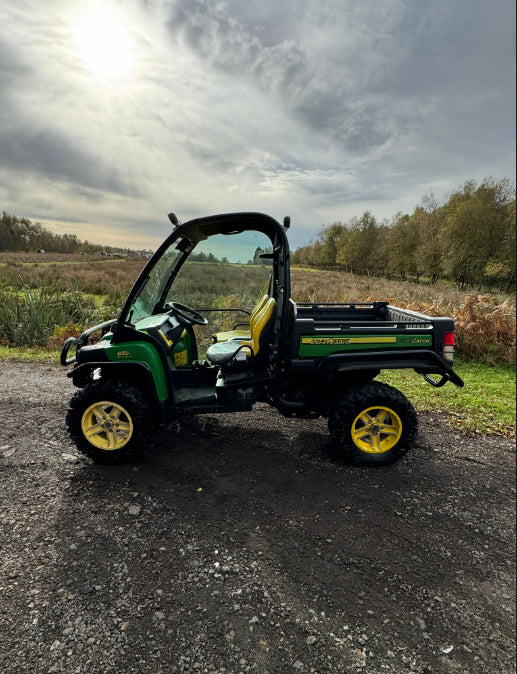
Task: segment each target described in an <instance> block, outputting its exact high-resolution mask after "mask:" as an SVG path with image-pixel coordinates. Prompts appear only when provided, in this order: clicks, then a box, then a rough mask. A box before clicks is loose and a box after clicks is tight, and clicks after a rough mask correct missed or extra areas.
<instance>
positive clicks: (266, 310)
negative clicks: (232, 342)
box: [242, 297, 276, 356]
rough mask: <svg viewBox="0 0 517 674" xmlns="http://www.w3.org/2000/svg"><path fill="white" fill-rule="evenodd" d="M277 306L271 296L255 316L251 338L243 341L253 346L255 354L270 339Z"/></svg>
mask: <svg viewBox="0 0 517 674" xmlns="http://www.w3.org/2000/svg"><path fill="white" fill-rule="evenodd" d="M275 306H276V302H275V300H274V299H273V298H272V297H270V298H269V299H268V300H267V301H266V302H265V304H264V306H263V307H262V309H261V310H260V311H258V312H257V315H256V316H255V320H254V323H253V325H251V339H250V340H246V341H245V342H242V343H243V344H249V345H250V346H251V348H252V349H253V354H254V355H255V356H256V355H257V354H258V352H259V351H260V347H261V346H263V344H264V343H265V342H266V341H267V340H268V339H269V335H270V333H271V329H272V327H273V318H274V314H275Z"/></svg>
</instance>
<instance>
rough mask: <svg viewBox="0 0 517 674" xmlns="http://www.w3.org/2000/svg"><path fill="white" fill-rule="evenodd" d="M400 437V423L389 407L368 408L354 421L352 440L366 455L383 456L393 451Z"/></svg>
mask: <svg viewBox="0 0 517 674" xmlns="http://www.w3.org/2000/svg"><path fill="white" fill-rule="evenodd" d="M401 435H402V421H401V420H400V417H399V416H398V414H397V413H396V412H394V411H393V410H392V409H390V408H389V407H369V408H368V409H366V410H363V411H362V412H361V413H360V414H358V415H357V416H356V418H355V419H354V423H353V424H352V440H353V442H354V444H355V446H356V447H358V448H359V449H360V450H361V451H362V452H366V453H367V454H384V452H389V450H390V449H393V447H395V445H396V444H397V442H398V441H399V440H400V437H401Z"/></svg>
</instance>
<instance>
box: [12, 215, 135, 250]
mask: <svg viewBox="0 0 517 674" xmlns="http://www.w3.org/2000/svg"><path fill="white" fill-rule="evenodd" d="M38 250H43V251H45V252H46V253H69V254H80V253H88V254H95V253H109V254H117V253H118V254H122V253H124V254H127V255H134V254H135V252H136V251H133V250H130V249H128V248H118V247H115V246H101V245H99V244H95V243H90V242H88V241H81V240H80V239H79V238H78V237H77V236H76V235H75V234H54V233H53V232H51V231H50V230H49V229H47V228H46V227H44V226H43V225H42V224H41V223H40V222H32V221H31V220H29V219H28V218H18V217H17V216H15V215H10V214H9V213H6V212H5V211H4V212H3V213H2V217H1V218H0V252H10V253H11V252H23V253H30V252H34V253H35V252H36V251H38Z"/></svg>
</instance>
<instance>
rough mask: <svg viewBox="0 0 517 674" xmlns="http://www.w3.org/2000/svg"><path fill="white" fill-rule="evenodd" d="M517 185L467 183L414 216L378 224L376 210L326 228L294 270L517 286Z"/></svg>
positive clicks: (297, 256)
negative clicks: (308, 269)
mask: <svg viewBox="0 0 517 674" xmlns="http://www.w3.org/2000/svg"><path fill="white" fill-rule="evenodd" d="M515 220H516V218H515V185H514V184H512V183H511V182H510V180H508V179H506V178H503V179H500V180H495V179H493V178H485V179H484V180H483V182H482V183H481V184H480V185H477V184H476V183H475V182H474V181H472V180H471V181H467V182H466V183H465V184H464V185H463V187H461V188H460V189H458V190H457V191H456V192H453V193H452V194H450V195H449V196H448V198H447V201H446V203H443V204H439V203H438V202H437V201H436V199H435V198H434V197H433V196H432V195H431V196H426V197H424V198H423V200H422V203H421V204H420V205H419V206H417V207H416V208H415V210H414V211H413V213H412V214H411V215H408V214H402V213H397V214H396V215H395V216H394V217H393V218H392V219H391V220H383V221H382V222H378V221H377V220H376V218H375V217H374V216H373V215H372V213H371V212H370V211H366V212H365V213H363V215H362V216H361V217H354V218H352V219H351V220H349V221H348V222H346V223H342V222H335V223H333V224H331V225H328V226H325V227H323V228H322V230H321V232H320V233H319V235H318V237H317V238H316V239H315V240H314V241H311V242H310V243H309V244H308V245H306V246H303V247H302V248H298V249H297V250H295V251H294V252H293V253H292V256H291V261H292V263H293V264H295V265H303V266H309V267H317V268H323V269H343V270H345V271H350V272H352V273H354V274H370V275H374V276H385V277H390V278H400V279H402V280H406V279H408V278H414V279H416V280H417V281H419V280H420V279H423V278H425V279H427V280H428V281H430V282H431V283H434V282H436V281H437V280H438V279H439V278H441V279H449V280H451V281H454V282H455V283H456V285H457V286H458V287H459V288H461V289H464V288H467V287H473V286H474V287H475V286H478V287H480V288H483V287H488V288H492V287H494V286H495V287H499V288H500V289H501V290H504V289H509V288H510V287H512V286H514V285H515V263H516V259H515V246H516V241H515Z"/></svg>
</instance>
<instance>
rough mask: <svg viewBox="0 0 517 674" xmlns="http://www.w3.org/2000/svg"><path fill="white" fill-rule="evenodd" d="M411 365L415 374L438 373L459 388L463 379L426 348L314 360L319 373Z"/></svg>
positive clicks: (350, 354)
mask: <svg viewBox="0 0 517 674" xmlns="http://www.w3.org/2000/svg"><path fill="white" fill-rule="evenodd" d="M409 368H411V369H413V370H415V371H416V372H418V373H419V374H423V375H429V374H441V375H442V376H443V377H446V379H447V380H448V381H450V382H452V383H453V384H455V385H456V386H459V387H460V388H461V387H463V386H464V382H463V380H462V379H461V377H459V376H458V375H457V374H456V372H454V370H453V369H452V367H451V366H450V365H449V364H448V363H447V362H446V361H445V360H444V359H443V358H441V357H440V356H439V355H438V354H437V353H435V352H434V351H429V350H427V349H418V350H415V351H402V352H401V351H382V352H379V351H378V352H375V351H373V352H372V351H370V352H363V353H335V354H332V355H330V356H327V357H326V358H324V359H323V360H321V362H320V363H319V364H318V367H317V370H318V371H319V372H320V373H321V374H330V373H334V372H353V371H354V370H361V371H364V370H396V369H399V370H400V369H409ZM426 381H427V380H426Z"/></svg>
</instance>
